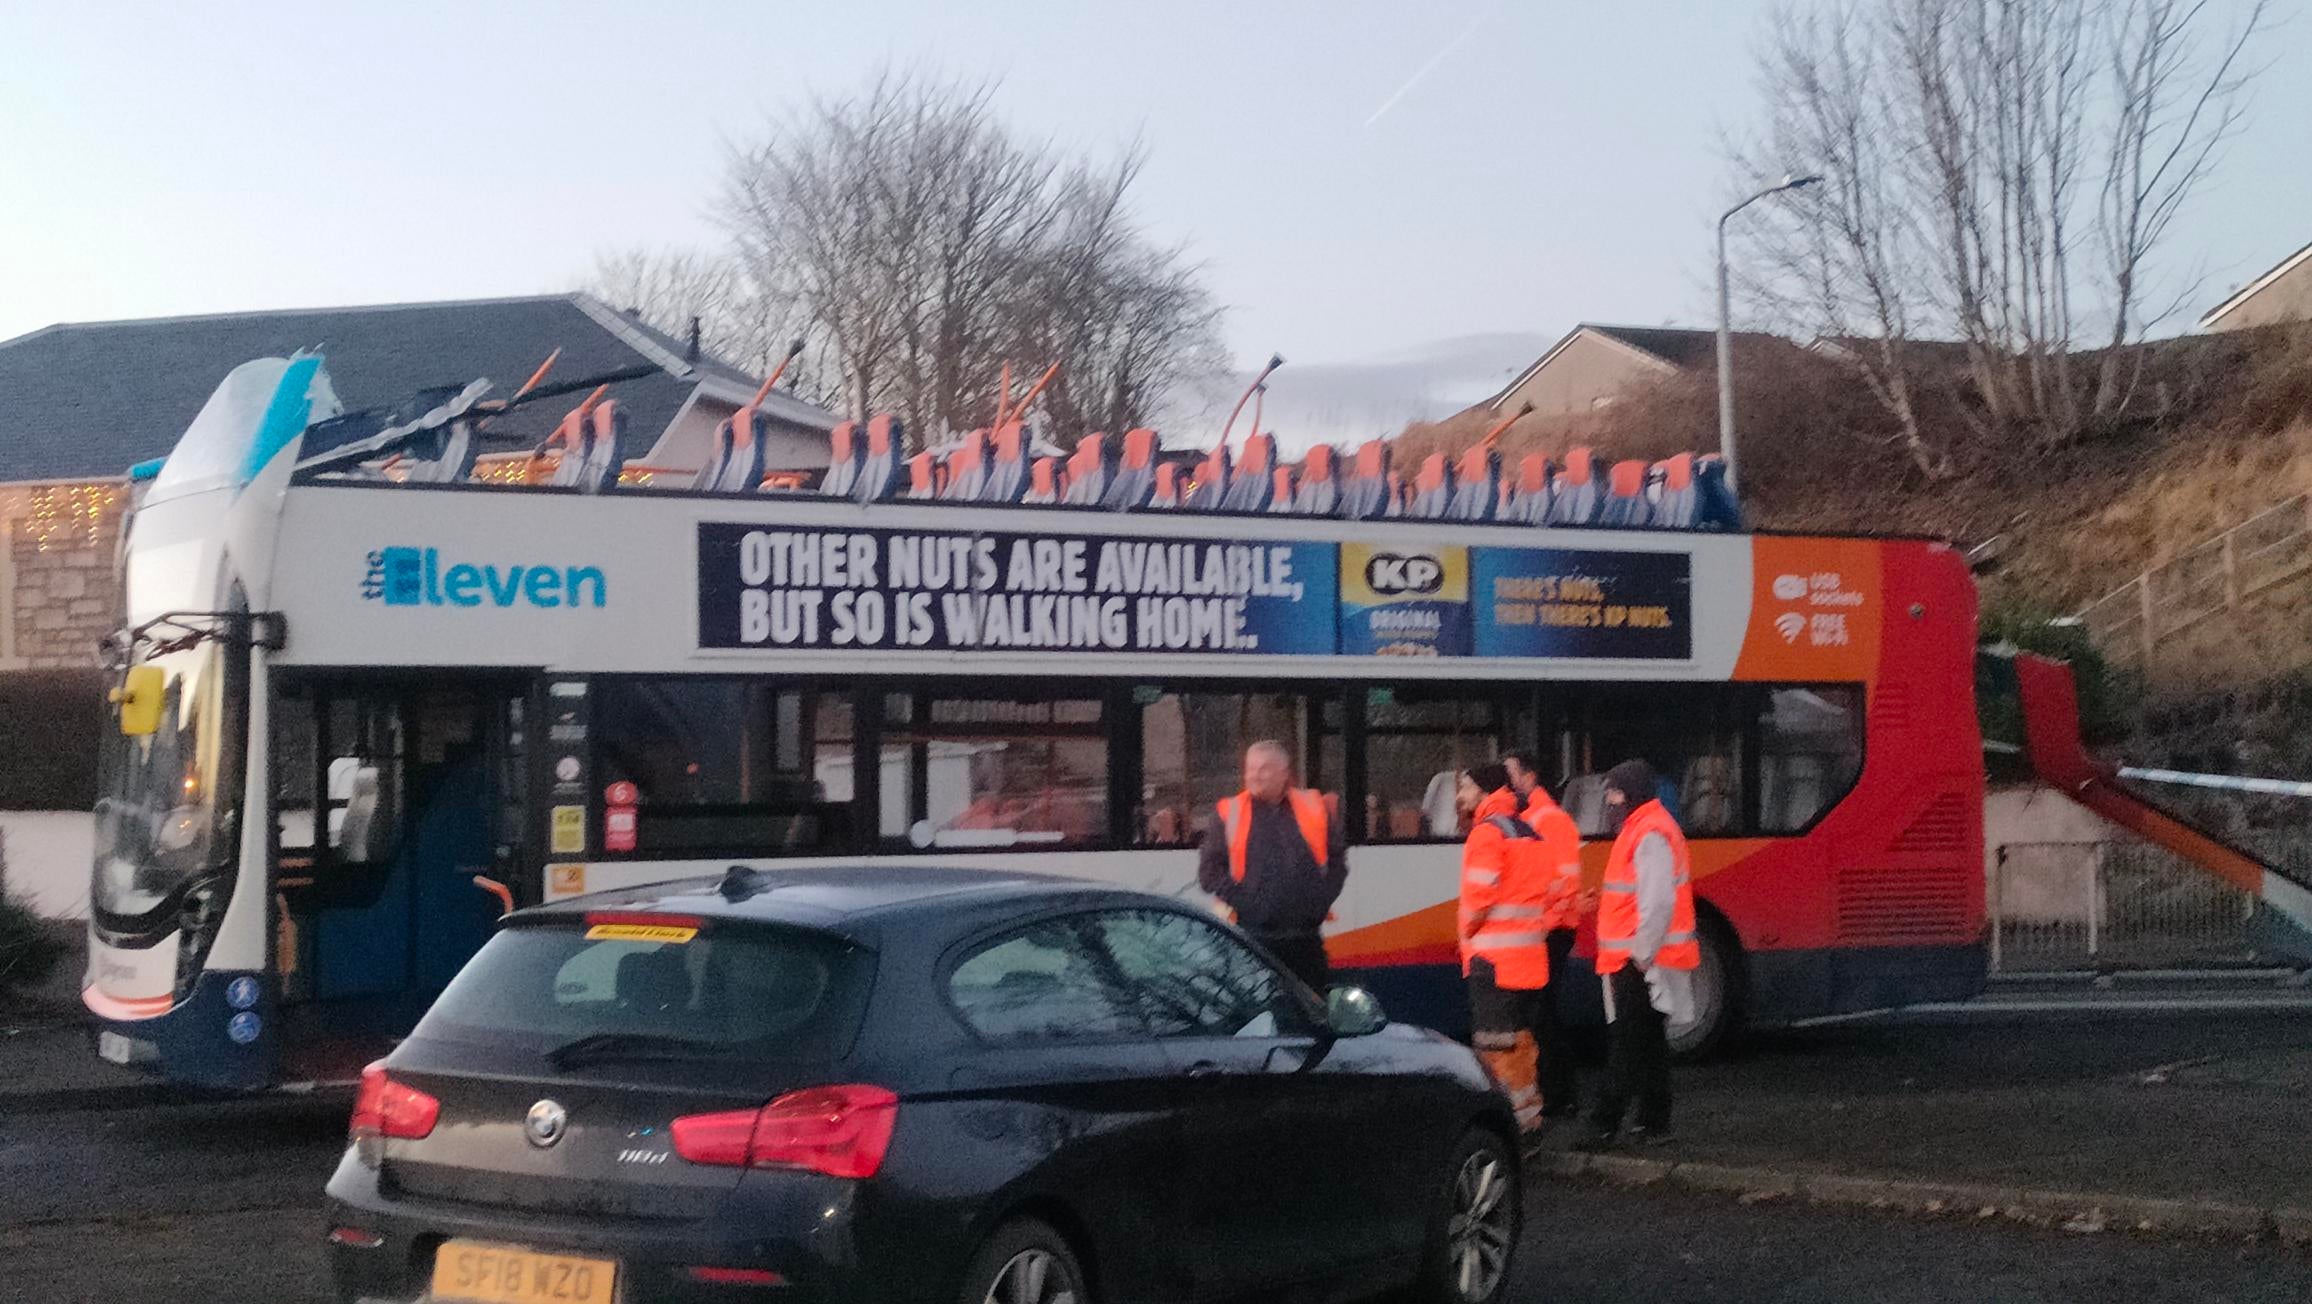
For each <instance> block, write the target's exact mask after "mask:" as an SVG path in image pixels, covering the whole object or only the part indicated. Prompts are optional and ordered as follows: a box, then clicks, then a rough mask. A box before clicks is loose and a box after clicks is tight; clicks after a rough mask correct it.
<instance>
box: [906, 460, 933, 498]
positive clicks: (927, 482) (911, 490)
mask: <svg viewBox="0 0 2312 1304" xmlns="http://www.w3.org/2000/svg"><path fill="white" fill-rule="evenodd" d="M900 497H902V498H907V499H912V500H915V501H927V500H929V499H933V498H937V497H939V458H938V457H936V456H934V455H933V454H930V453H917V454H916V455H915V456H913V457H911V458H908V459H907V489H906V492H904V493H902V494H901V495H900Z"/></svg>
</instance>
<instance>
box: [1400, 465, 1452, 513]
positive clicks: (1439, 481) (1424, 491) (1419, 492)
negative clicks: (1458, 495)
mask: <svg viewBox="0 0 2312 1304" xmlns="http://www.w3.org/2000/svg"><path fill="white" fill-rule="evenodd" d="M1455 487H1456V486H1455V484H1454V481H1453V464H1452V463H1451V462H1448V461H1446V460H1445V455H1444V454H1443V453H1431V454H1429V455H1428V456H1427V457H1424V458H1422V459H1421V469H1420V470H1419V471H1417V472H1415V473H1414V475H1413V496H1412V497H1411V498H1410V499H1408V500H1406V503H1405V515H1407V516H1411V517H1415V518H1417V519H1420V520H1425V521H1441V520H1444V519H1445V512H1446V509H1447V508H1448V507H1451V506H1452V505H1453V491H1454V489H1455Z"/></svg>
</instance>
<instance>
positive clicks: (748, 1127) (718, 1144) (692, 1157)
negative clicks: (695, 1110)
mask: <svg viewBox="0 0 2312 1304" xmlns="http://www.w3.org/2000/svg"><path fill="white" fill-rule="evenodd" d="M898 1122H899V1097H897V1096H895V1095H893V1094H891V1093H890V1092H889V1091H886V1090H884V1089H883V1088H881V1087H868V1086H840V1087H806V1088H804V1089H803V1090H801V1091H790V1092H788V1093H787V1094H786V1095H783V1096H781V1097H779V1098H778V1099H777V1100H774V1101H772V1102H771V1103H770V1104H767V1105H765V1106H763V1107H762V1108H761V1109H734V1110H729V1111H726V1112H724V1113H719V1114H691V1115H688V1116H686V1117H683V1118H678V1119H676V1120H674V1123H673V1125H672V1127H670V1128H669V1129H668V1130H669V1131H671V1132H672V1133H673V1135H674V1152H675V1153H676V1154H678V1155H681V1156H682V1157H683V1158H685V1159H687V1160H689V1161H690V1162H692V1163H694V1164H713V1165H718V1166H721V1167H729V1168H737V1167H746V1168H802V1169H807V1170H809V1171H811V1172H814V1173H825V1174H826V1175H827V1176H829V1177H873V1176H874V1175H875V1174H876V1172H877V1171H878V1170H879V1169H881V1168H882V1167H883V1154H884V1152H885V1151H887V1150H889V1149H890V1148H891V1129H892V1128H893V1127H895V1126H896V1125H897V1124H898Z"/></svg>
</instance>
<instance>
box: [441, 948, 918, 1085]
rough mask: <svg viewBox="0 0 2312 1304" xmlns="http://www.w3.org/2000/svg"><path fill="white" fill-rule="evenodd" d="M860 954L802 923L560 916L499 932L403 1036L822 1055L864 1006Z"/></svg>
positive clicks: (840, 1045) (532, 1045) (777, 1056)
mask: <svg viewBox="0 0 2312 1304" xmlns="http://www.w3.org/2000/svg"><path fill="white" fill-rule="evenodd" d="M873 970H874V958H873V954H872V953H871V952H869V951H867V950H866V949H864V948H862V947H859V946H857V945H856V944H854V943H851V942H848V941H846V940H844V939H842V938H839V937H835V936H832V935H830V934H826V933H820V932H814V931H811V930H809V929H801V928H786V927H779V926H775V925H763V924H731V923H723V922H720V921H715V920H708V921H706V922H705V923H704V924H703V925H701V926H699V927H697V928H695V929H693V928H664V927H634V926H621V925H602V924H589V923H586V922H582V921H580V920H577V919H572V920H570V921H569V922H568V923H563V922H560V921H556V922H553V923H543V924H521V925H516V926H513V927H509V928H507V929H505V930H503V931H501V932H500V933H499V934H498V935H497V936H496V937H493V938H491V939H490V942H489V944H488V945H486V946H484V947H483V948H482V949H481V951H480V952H479V953H478V954H476V955H475V956H474V958H473V959H472V961H470V962H469V963H468V964H467V965H466V967H465V968H464V969H463V970H461V971H460V972H459V974H458V976H457V978H456V979H455V980H454V981H452V982H451V983H450V985H449V987H448V989H447V990H445V991H444V992H443V993H442V994H441V998H440V999H439V1000H437V1001H435V1002H434V1006H433V1008H432V1009H431V1010H430V1011H428V1012H427V1014H426V1016H425V1018H424V1020H423V1021H421V1022H420V1023H419V1024H418V1026H417V1029H416V1031H414V1032H413V1033H412V1034H411V1035H412V1036H413V1037H420V1038H429V1039H434V1040H442V1041H460V1042H472V1043H481V1044H488V1045H494V1046H499V1047H504V1048H508V1049H516V1050H519V1049H523V1048H529V1049H534V1050H537V1051H540V1052H546V1051H552V1050H555V1049H557V1048H565V1047H569V1046H571V1045H572V1044H573V1043H574V1042H576V1041H577V1040H578V1039H580V1038H595V1039H597V1040H610V1039H619V1038H627V1039H633V1040H636V1041H638V1042H639V1041H642V1040H644V1039H647V1041H648V1043H649V1044H651V1045H654V1046H659V1047H662V1048H665V1047H671V1048H674V1049H676V1050H678V1051H682V1052H686V1053H689V1052H695V1053H697V1054H699V1055H702V1056H707V1057H713V1058H726V1057H727V1058H732V1059H749V1060H779V1061H798V1060H800V1061H825V1060H830V1059H833V1058H836V1057H838V1056H840V1055H841V1054H843V1053H844V1052H845V1051H846V1050H847V1049H848V1048H849V1046H850V1043H851V1039H852V1037H853V1036H854V1035H855V1034H856V1033H857V1031H858V1027H859V1021H860V1018H861V1017H862V1015H863V1014H864V1013H865V1010H866V1004H867V988H868V982H869V980H870V978H871V977H872V974H873Z"/></svg>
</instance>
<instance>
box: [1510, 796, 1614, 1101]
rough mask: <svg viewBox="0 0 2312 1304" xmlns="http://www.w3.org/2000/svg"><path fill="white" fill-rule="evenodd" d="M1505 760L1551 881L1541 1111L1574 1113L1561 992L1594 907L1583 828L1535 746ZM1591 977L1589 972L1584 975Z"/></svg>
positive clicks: (1539, 1000)
mask: <svg viewBox="0 0 2312 1304" xmlns="http://www.w3.org/2000/svg"><path fill="white" fill-rule="evenodd" d="M1501 765H1502V768H1503V769H1506V770H1507V771H1509V786H1510V787H1512V788H1514V789H1516V790H1517V795H1518V800H1519V801H1520V802H1521V803H1522V804H1523V805H1524V807H1525V812H1524V819H1525V826H1526V827H1527V828H1529V829H1532V830H1533V836H1535V837H1537V838H1539V839H1541V855H1542V859H1543V860H1544V861H1545V862H1546V863H1547V865H1548V867H1549V870H1550V875H1551V881H1550V887H1549V894H1548V901H1547V903H1546V910H1547V913H1546V914H1545V915H1543V917H1542V927H1543V928H1544V929H1546V930H1547V931H1548V933H1549V985H1548V986H1547V987H1545V988H1543V989H1542V990H1541V991H1540V992H1539V993H1537V994H1536V995H1535V996H1534V1000H1533V1040H1534V1045H1535V1049H1536V1050H1537V1051H1538V1052H1539V1054H1540V1059H1541V1064H1540V1073H1539V1080H1540V1086H1541V1116H1542V1117H1543V1118H1572V1117H1574V1116H1575V1115H1577V1114H1579V1113H1580V1112H1581V1092H1580V1081H1581V1074H1580V1071H1579V1069H1578V1067H1577V1066H1576V1065H1575V1063H1574V1052H1573V1040H1572V1038H1571V1036H1570V1035H1569V1034H1568V1031H1567V1028H1566V1024H1565V1015H1564V1013H1563V1011H1561V1010H1560V1009H1559V998H1560V997H1561V996H1562V995H1563V993H1564V989H1565V987H1566V985H1567V984H1568V983H1571V982H1572V981H1574V978H1573V974H1574V964H1573V944H1574V929H1575V928H1576V927H1577V926H1578V925H1579V924H1580V923H1581V917H1582V916H1583V915H1585V914H1587V913H1589V912H1590V911H1591V910H1593V909H1595V908H1596V907H1595V904H1594V903H1592V902H1589V901H1585V900H1584V894H1583V891H1582V883H1581V830H1580V828H1578V827H1577V826H1576V825H1575V824H1574V822H1573V816H1571V815H1568V814H1566V813H1565V811H1564V810H1563V809H1561V808H1560V807H1559V806H1558V804H1557V803H1556V802H1555V801H1552V800H1551V799H1550V795H1549V790H1548V789H1547V788H1544V787H1542V786H1541V771H1540V768H1539V767H1538V766H1536V765H1535V764H1534V757H1533V753H1531V752H1523V751H1516V752H1506V753H1504V754H1503V755H1502V758H1501ZM1585 977H1586V975H1585Z"/></svg>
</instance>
